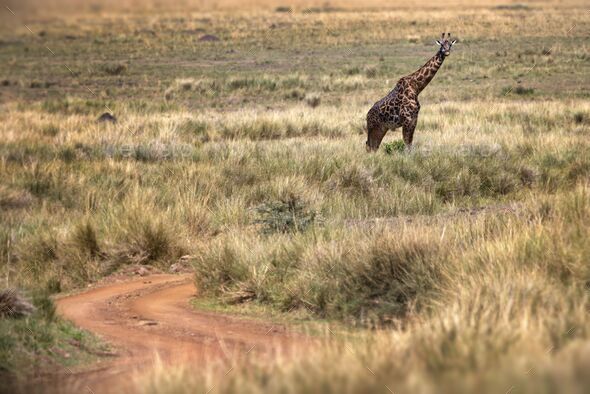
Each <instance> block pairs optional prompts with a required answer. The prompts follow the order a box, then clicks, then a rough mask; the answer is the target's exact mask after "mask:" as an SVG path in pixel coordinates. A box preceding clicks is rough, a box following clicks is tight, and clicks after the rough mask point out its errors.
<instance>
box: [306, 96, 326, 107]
mask: <svg viewBox="0 0 590 394" xmlns="http://www.w3.org/2000/svg"><path fill="white" fill-rule="evenodd" d="M321 101H322V100H321V98H320V96H319V95H318V94H309V95H307V96H305V102H306V103H307V105H309V106H310V107H311V108H316V107H318V106H319V105H320V103H321Z"/></svg>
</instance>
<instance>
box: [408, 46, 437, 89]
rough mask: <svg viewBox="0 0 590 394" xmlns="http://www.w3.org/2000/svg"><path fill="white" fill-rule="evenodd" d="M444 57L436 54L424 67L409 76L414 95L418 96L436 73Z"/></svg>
mask: <svg viewBox="0 0 590 394" xmlns="http://www.w3.org/2000/svg"><path fill="white" fill-rule="evenodd" d="M444 60H445V57H444V56H443V55H442V54H441V53H440V51H439V52H437V53H436V55H434V56H433V57H432V58H431V59H430V60H429V61H427V62H426V64H425V65H423V66H422V67H420V68H419V69H418V70H416V71H415V72H414V73H412V74H410V79H411V80H412V82H413V84H414V86H415V88H416V93H417V94H419V93H420V92H421V91H422V90H423V89H424V88H425V87H426V86H427V85H428V84H429V83H430V81H432V78H434V76H435V75H436V72H437V71H438V69H439V68H440V66H442V64H443V61H444Z"/></svg>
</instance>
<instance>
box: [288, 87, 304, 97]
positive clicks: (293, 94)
mask: <svg viewBox="0 0 590 394" xmlns="http://www.w3.org/2000/svg"><path fill="white" fill-rule="evenodd" d="M285 98H286V99H291V100H303V99H304V98H305V92H304V91H303V90H301V89H292V90H291V91H289V92H287V93H286V94H285Z"/></svg>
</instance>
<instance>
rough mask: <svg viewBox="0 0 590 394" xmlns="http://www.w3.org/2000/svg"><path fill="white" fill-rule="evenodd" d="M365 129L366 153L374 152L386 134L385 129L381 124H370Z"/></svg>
mask: <svg viewBox="0 0 590 394" xmlns="http://www.w3.org/2000/svg"><path fill="white" fill-rule="evenodd" d="M367 129H368V136H367V152H375V151H377V149H379V145H381V141H382V140H383V137H385V134H386V133H387V128H386V127H385V126H383V125H381V124H372V125H369V126H368V128H367Z"/></svg>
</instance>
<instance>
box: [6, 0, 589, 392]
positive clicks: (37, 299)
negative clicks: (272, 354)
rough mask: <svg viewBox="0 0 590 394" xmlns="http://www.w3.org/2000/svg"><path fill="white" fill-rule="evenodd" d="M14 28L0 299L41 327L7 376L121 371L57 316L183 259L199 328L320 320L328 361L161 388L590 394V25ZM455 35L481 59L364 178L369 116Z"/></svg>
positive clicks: (255, 10) (325, 22)
mask: <svg viewBox="0 0 590 394" xmlns="http://www.w3.org/2000/svg"><path fill="white" fill-rule="evenodd" d="M0 12H2V17H1V20H2V27H0V274H1V280H2V287H7V288H13V287H16V288H19V289H21V291H22V292H23V294H25V295H26V296H27V297H28V298H30V299H31V300H33V304H34V305H35V306H36V312H34V313H33V314H32V315H31V316H29V317H27V318H25V319H8V318H2V317H1V315H0V377H2V378H3V379H4V378H5V377H6V379H10V380H13V381H17V382H18V381H20V380H26V379H27V378H28V377H29V376H31V374H34V375H35V374H36V375H39V374H44V373H46V372H47V371H48V370H51V369H55V368H56V367H63V366H69V365H80V364H84V363H91V362H92V361H93V360H94V359H95V358H96V353H97V352H96V351H90V350H92V349H102V348H104V347H105V346H107V345H106V344H104V343H101V341H100V340H99V339H97V338H95V337H94V336H93V335H92V334H91V333H88V332H85V331H81V330H79V329H77V328H75V327H74V326H73V325H72V324H70V323H68V322H65V321H63V320H62V319H61V318H59V317H58V316H56V314H55V310H54V307H53V304H52V301H51V297H52V295H53V294H55V293H59V292H64V291H72V290H75V289H80V288H82V287H85V286H86V285H88V284H89V283H94V282H96V281H97V280H99V279H101V278H103V277H105V276H108V275H111V274H113V273H117V272H122V271H125V270H126V269H128V268H129V267H135V266H145V267H148V268H149V269H150V270H152V269H158V270H162V271H167V270H168V267H169V266H170V265H171V264H173V263H176V262H177V261H178V260H179V258H180V257H182V256H187V255H188V256H191V257H190V258H189V259H188V260H187V259H186V258H185V259H184V260H183V261H188V263H187V264H188V265H189V266H190V268H191V269H194V271H195V283H196V285H197V288H198V289H199V290H200V293H201V298H200V300H198V301H197V303H198V305H199V307H201V308H203V307H207V308H211V309H212V310H216V311H224V312H229V313H241V314H247V315H250V316H256V317H257V318H272V319H279V320H281V321H287V322H291V323H293V324H298V325H303V326H305V325H306V324H308V323H314V322H321V325H320V327H321V328H320V329H317V330H315V331H319V332H315V333H314V335H316V336H318V339H319V340H320V341H322V342H325V345H323V346H318V347H317V348H314V349H313V351H308V350H305V351H301V353H300V354H299V355H297V354H295V355H294V356H292V357H284V358H283V357H277V360H275V362H273V363H268V362H267V361H262V360H258V361H257V360H256V359H246V360H242V359H240V361H236V362H235V363H234V364H233V365H232V367H231V370H230V371H231V373H228V371H227V368H226V367H223V368H217V369H216V368H205V369H201V368H194V367H192V366H190V365H188V366H186V367H184V368H180V369H178V368H176V369H174V370H170V369H168V368H165V367H162V368H156V369H154V372H153V373H152V374H150V375H149V376H147V377H145V378H142V379H138V381H137V385H138V389H139V390H142V391H146V392H154V393H156V392H157V393H161V392H170V393H184V392H186V393H189V392H191V393H192V392H200V391H202V392H207V393H209V392H211V393H215V392H223V393H230V392H231V393H233V392H241V393H243V392H250V393H259V392H284V393H300V392H310V393H311V392H333V393H343V392H346V393H361V392H382V393H389V392H395V393H406V392H420V393H431V392H432V393H434V392H449V393H457V392H466V393H467V392H475V391H477V392H486V393H508V392H512V393H524V392H526V393H553V392H555V393H557V392H559V393H562V392H571V393H582V392H587V391H588V390H589V388H590V376H589V375H588V374H587V373H586V372H587V371H588V370H589V369H590V317H589V315H588V313H589V308H590V299H589V296H590V293H589V291H590V244H589V243H588V239H589V238H590V183H589V180H590V140H589V136H590V61H589V60H590V46H589V44H590V43H589V41H588V37H589V36H590V7H589V6H588V4H585V3H584V2H581V1H567V2H561V1H534V2H526V3H525V2H522V3H513V2H508V1H505V2H501V1H492V0H482V1H477V2H468V1H460V0H459V1H450V2H444V3H441V2H431V1H426V2H418V1H415V0H414V1H411V2H407V3H403V4H395V3H391V4H389V3H388V5H387V6H386V7H385V8H383V7H382V3H381V2H376V1H372V0H371V1H367V2H363V5H362V6H361V5H359V3H356V2H349V1H334V2H329V3H319V4H318V3H316V2H311V1H295V2H286V1H285V2H279V1H276V0H255V1H249V2H238V1H236V0H227V1H221V2H210V1H189V0H174V1H172V2H163V1H155V0H153V1H139V0H136V1H134V0H122V1H116V2H115V1H105V2H101V3H100V4H99V3H98V2H96V3H86V2H81V1H75V0H54V1H47V2H44V3H40V2H35V1H25V2H16V1H15V2H8V3H7V6H6V7H3V9H2V10H0ZM442 31H451V32H452V33H453V35H455V36H457V37H458V38H459V43H458V44H457V45H456V46H455V47H454V48H453V53H452V54H451V55H450V57H449V58H448V59H447V60H446V61H445V63H444V65H443V66H442V68H441V70H440V71H439V72H438V74H437V76H436V77H435V78H434V80H433V81H432V82H431V83H430V85H429V86H428V87H427V88H426V89H425V91H424V92H423V93H422V94H421V96H420V99H421V100H420V101H421V104H422V110H421V114H420V118H419V122H418V126H417V129H416V134H415V143H414V145H415V147H414V150H413V151H411V152H407V151H404V150H403V149H400V146H399V144H398V143H397V142H396V141H398V140H400V139H401V132H400V131H399V130H397V131H395V132H390V133H389V134H388V135H387V136H386V137H385V140H384V145H383V146H382V147H381V150H379V151H378V152H377V153H375V154H368V153H366V151H365V146H364V144H365V140H366V127H365V115H366V112H367V110H368V109H369V108H370V107H371V105H372V104H373V103H374V102H375V101H376V100H378V99H379V98H381V97H382V96H383V95H385V94H386V93H387V92H388V91H389V90H390V89H391V88H392V87H393V86H394V85H395V83H396V81H397V79H398V78H400V77H401V76H404V75H407V74H409V73H411V72H413V71H415V70H416V69H417V68H418V67H420V66H421V65H422V64H424V63H425V62H426V60H427V59H428V58H429V57H431V56H432V55H433V54H434V53H435V51H436V50H437V47H436V46H435V45H434V40H435V39H436V38H438V37H439V35H440V33H441V32H442ZM104 112H109V113H112V114H114V115H115V116H116V118H117V121H116V122H114V123H112V122H97V119H98V117H99V116H100V115H101V114H102V113H104ZM0 306H1V305H0ZM72 339H75V341H76V343H83V344H84V346H72ZM66 353H67V354H68V356H67V357H65V356H64V354H66ZM207 390H210V391H207Z"/></svg>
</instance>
